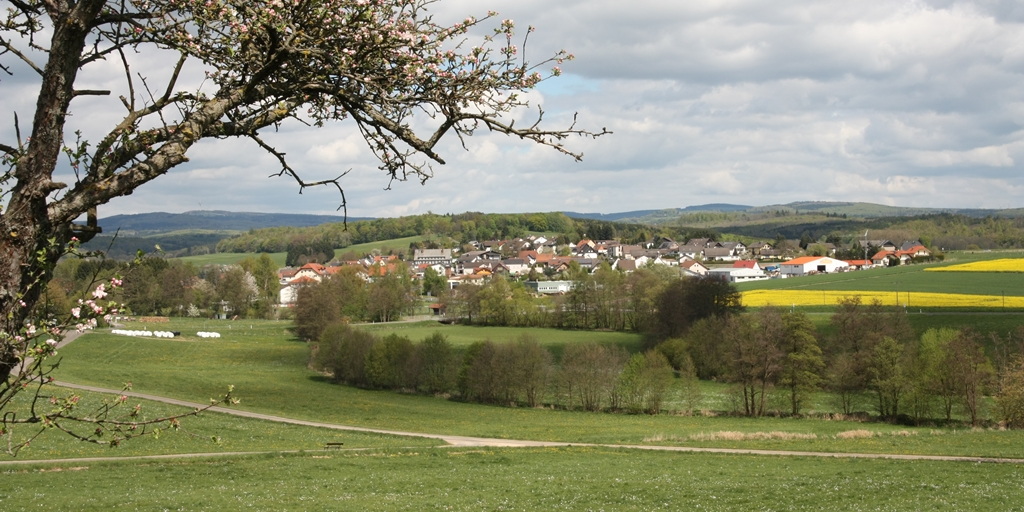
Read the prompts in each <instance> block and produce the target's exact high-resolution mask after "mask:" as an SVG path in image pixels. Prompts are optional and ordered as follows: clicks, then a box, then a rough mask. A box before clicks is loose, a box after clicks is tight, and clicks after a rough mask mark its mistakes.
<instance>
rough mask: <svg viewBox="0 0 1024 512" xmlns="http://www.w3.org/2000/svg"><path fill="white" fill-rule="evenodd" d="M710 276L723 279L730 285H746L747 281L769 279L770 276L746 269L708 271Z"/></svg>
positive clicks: (727, 268)
mask: <svg viewBox="0 0 1024 512" xmlns="http://www.w3.org/2000/svg"><path fill="white" fill-rule="evenodd" d="M708 276H710V277H714V278H718V279H722V280H724V281H728V282H730V283H745V282H747V281H760V280H762V279H768V274H765V273H764V272H763V271H762V270H761V269H759V268H758V269H754V268H746V267H739V268H737V267H722V268H713V269H711V270H709V271H708Z"/></svg>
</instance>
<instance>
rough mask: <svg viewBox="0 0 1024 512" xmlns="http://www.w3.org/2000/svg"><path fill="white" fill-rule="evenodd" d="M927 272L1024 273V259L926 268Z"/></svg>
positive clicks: (1004, 259)
mask: <svg viewBox="0 0 1024 512" xmlns="http://www.w3.org/2000/svg"><path fill="white" fill-rule="evenodd" d="M924 271H925V272H1024V258H1002V259H998V260H985V261H973V262H971V263H961V264H959V265H950V266H948V267H934V268H926V269H924Z"/></svg>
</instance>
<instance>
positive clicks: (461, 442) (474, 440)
mask: <svg viewBox="0 0 1024 512" xmlns="http://www.w3.org/2000/svg"><path fill="white" fill-rule="evenodd" d="M54 384H55V385H57V386H64V387H68V388H73V389H81V390H83V391H92V392H96V393H107V394H126V395H128V396H131V397H135V398H141V399H144V400H153V401H157V402H163V403H166V404H171V405H179V406H183V407H192V408H196V407H202V406H203V404H198V403H194V402H188V401H185V400H178V399H175V398H166V397H161V396H156V395H148V394H145V393H136V392H127V393H123V392H121V391H118V390H114V389H106V388H100V387H96V386H83V385H80V384H72V383H68V382H60V381H57V382H54ZM210 411H211V412H218V413H223V414H231V415H235V416H241V417H244V418H254V419H260V420H265V421H275V422H279V423H289V424H292V425H303V426H308V427H318V428H328V429H334V430H347V431H353V432H371V433H376V434H387V435H393V436H405V437H420V438H428V439H438V440H440V441H444V442H445V443H447V445H446V446H448V447H470V446H477V447H495V448H525V447H540V446H549V447H551V446H592V447H602V448H617V449H629V450H656V451H669V452H691V453H724V454H736V455H768V456H784V457H825V458H852V459H894V460H930V461H945V462H988V463H1009V464H1024V459H1011V458H992V457H961V456H948V455H905V454H894V453H831V452H805V451H790V450H748V449H742V448H703V447H692V446H654V445H622V444H591V443H567V442H554V441H529V440H519V439H494V438H486V437H468V436H452V435H445V434H426V433H422V432H404V431H398V430H385V429H377V428H366V427H355V426H350V425H338V424H334V423H322V422H318V421H307V420H298V419H294V418H286V417H282V416H274V415H270V414H261V413H258V412H250V411H242V410H238V409H230V408H227V407H213V408H211V409H210ZM253 453H284V452H235V453H211V454H182V455H160V456H149V457H148V458H174V457H199V456H228V455H249V454H253ZM129 459H130V458H128V457H99V458H93V459H88V460H129ZM79 460H81V461H87V460H86V459H57V460H49V461H34V462H38V463H46V462H72V461H79ZM15 462H16V463H22V464H26V463H29V462H28V461H0V465H4V464H8V463H15Z"/></svg>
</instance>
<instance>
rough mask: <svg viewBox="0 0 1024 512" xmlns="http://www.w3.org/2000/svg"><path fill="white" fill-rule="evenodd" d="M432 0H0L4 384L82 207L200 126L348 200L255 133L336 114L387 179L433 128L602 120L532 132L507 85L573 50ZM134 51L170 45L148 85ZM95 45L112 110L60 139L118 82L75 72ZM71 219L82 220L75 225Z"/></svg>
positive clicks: (517, 92)
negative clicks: (27, 91)
mask: <svg viewBox="0 0 1024 512" xmlns="http://www.w3.org/2000/svg"><path fill="white" fill-rule="evenodd" d="M430 3H432V0H369V1H367V0H311V1H303V2H280V1H275V2H271V3H264V2H250V1H248V0H77V1H74V0H5V2H4V4H5V7H6V9H5V10H6V15H5V16H4V17H3V18H2V19H0V59H3V60H0V71H2V72H4V73H7V74H13V73H14V72H15V70H16V69H19V68H18V66H21V68H23V69H27V70H31V71H30V72H31V73H35V74H36V75H38V95H37V99H36V104H35V112H34V114H33V115H32V116H31V123H26V125H27V126H28V129H27V131H26V133H24V134H23V133H22V131H21V129H22V126H21V121H20V119H19V116H18V115H17V113H11V114H12V115H10V116H5V117H7V118H8V119H11V118H13V120H14V122H15V137H14V140H6V141H0V157H2V160H3V165H4V166H5V167H6V170H5V171H4V172H3V173H2V174H0V194H2V195H4V196H6V199H7V209H6V210H4V211H3V212H2V213H0V382H6V381H7V380H8V377H9V376H10V375H11V373H12V372H14V371H15V368H19V367H23V366H19V365H18V362H19V361H20V360H22V358H23V357H24V355H25V353H27V351H28V350H29V349H31V348H33V347H35V346H36V345H37V344H38V343H40V342H41V341H40V340H39V338H38V337H31V336H29V337H26V336H25V328H26V327H25V326H26V321H27V320H28V315H29V312H30V311H31V310H32V309H33V306H34V305H35V303H36V302H37V301H38V300H39V297H40V295H41V294H42V293H43V290H44V289H45V288H46V283H47V281H48V280H49V279H50V277H51V275H52V273H53V269H54V266H55V264H56V262H57V260H58V259H59V258H60V257H61V256H63V255H64V254H65V253H66V252H67V250H68V244H69V243H70V242H72V241H73V238H75V237H77V239H79V240H82V241H87V240H88V239H89V238H91V237H92V236H94V235H95V234H96V233H97V232H99V228H98V227H97V225H96V207H97V206H99V205H103V204H106V203H107V202H109V201H110V200H112V199H114V198H117V197H121V196H125V195H128V194H131V193H132V192H133V191H134V190H135V189H136V188H138V187H140V186H142V185H144V184H146V183H148V182H150V181H152V180H154V179H156V178H157V177H159V176H162V175H164V174H166V173H167V172H168V171H169V170H170V169H172V168H174V167H175V166H178V165H180V164H183V163H185V162H187V161H188V158H189V157H188V153H189V151H190V149H191V148H192V147H193V146H195V144H197V143H198V142H199V141H201V140H204V139H211V138H229V137H232V138H245V139H248V140H250V141H251V142H252V143H253V144H254V145H255V146H256V147H259V148H261V149H262V150H264V151H267V152H269V153H270V154H271V155H272V156H274V157H275V158H276V159H277V161H278V162H279V163H280V170H279V171H278V172H277V173H275V175H277V176H285V177H290V178H291V179H294V180H295V182H296V183H297V185H298V190H299V192H300V193H301V191H302V190H303V189H305V188H307V187H311V186H317V185H326V186H330V187H335V188H337V190H338V191H339V193H340V194H341V197H340V202H341V206H339V209H344V208H345V195H344V189H343V178H344V175H345V174H344V173H343V174H342V175H340V176H338V177H336V178H333V179H328V180H321V181H306V180H304V179H303V178H302V177H301V174H300V172H298V171H297V170H296V169H294V168H292V167H291V166H290V165H289V164H288V162H287V160H286V158H285V153H284V152H283V151H280V150H278V149H276V148H274V147H273V146H272V145H270V144H269V143H267V142H266V141H265V140H264V139H263V138H262V137H261V130H264V129H267V128H276V127H278V126H280V125H281V123H284V122H286V121H294V122H301V123H305V124H309V125H314V126H322V125H323V124H325V123H328V122H331V121H342V120H347V121H349V122H351V123H354V125H355V126H356V127H357V128H358V130H359V131H360V133H361V134H362V136H363V138H364V139H365V141H366V143H367V145H368V146H369V149H370V150H371V151H372V152H373V154H374V155H375V156H376V157H377V158H378V159H379V161H380V169H381V170H382V171H383V172H384V174H385V176H387V177H388V178H389V179H390V180H392V181H394V180H399V181H401V180H407V179H415V180H419V181H425V180H427V179H428V178H430V177H431V175H432V172H433V170H432V167H431V165H430V162H434V163H437V164H443V163H444V159H443V158H442V157H441V155H439V154H438V153H437V152H436V151H435V149H436V147H437V144H438V142H439V141H440V140H441V139H442V138H443V137H445V136H446V135H450V136H454V137H458V138H460V139H462V138H464V137H466V136H471V135H473V134H474V132H476V131H477V130H487V131H492V132H498V133H502V134H507V135H510V136H514V137H518V138H520V139H524V140H528V141H531V142H534V143H537V144H541V145H545V146H549V147H552V148H554V149H555V150H556V151H559V152H562V153H565V154H567V155H569V156H571V157H574V158H577V159H579V158H580V157H581V155H580V154H578V153H573V152H572V151H570V150H569V149H567V148H566V147H565V146H564V145H563V143H564V141H565V139H566V138H567V137H569V136H572V135H579V136H597V135H600V134H603V133H606V132H605V131H604V130H601V131H600V132H596V133H595V132H589V131H587V130H583V129H580V128H577V127H576V125H575V121H573V122H571V123H570V124H569V125H568V126H566V127H563V128H559V129H554V130H549V129H546V128H545V127H543V126H542V125H541V119H542V118H543V111H540V110H538V112H537V116H536V121H535V122H532V123H531V122H527V123H525V124H523V123H520V124H518V125H516V124H514V123H513V121H511V120H509V117H508V116H507V114H509V113H510V112H511V111H513V110H515V109H517V108H520V107H524V106H527V103H526V101H525V100H524V97H523V96H522V94H521V93H522V92H524V91H526V90H529V89H531V88H533V87H534V86H536V85H537V84H538V83H539V82H540V81H542V80H544V79H545V78H547V77H549V76H553V75H557V74H559V73H560V70H559V69H558V68H557V67H554V68H549V69H550V71H547V72H545V73H546V74H542V73H541V72H540V68H541V67H548V66H554V65H555V64H558V63H560V62H561V61H563V60H565V59H569V58H571V57H572V56H571V55H570V54H568V53H565V52H558V53H555V54H554V55H553V56H551V57H550V58H548V59H545V60H542V61H541V62H539V63H531V62H529V61H527V60H526V58H525V57H524V53H525V52H523V51H521V48H518V47H517V45H516V44H514V43H513V38H514V37H515V36H514V24H513V23H512V22H511V21H509V20H506V21H502V22H500V23H496V24H497V27H496V28H495V30H494V33H493V35H491V36H489V37H487V38H486V40H485V41H483V42H482V43H481V44H479V45H476V46H473V45H471V44H470V43H468V42H467V39H466V38H467V37H468V36H467V35H466V34H467V33H468V31H469V30H470V29H472V28H473V27H476V26H478V25H480V24H481V23H484V22H486V21H487V20H490V19H492V18H493V17H494V15H495V14H496V13H490V14H488V15H487V17H485V18H483V19H480V20H478V19H475V18H472V17H471V18H467V19H466V20H465V21H462V22H458V23H455V24H453V25H451V26H443V25H441V24H438V23H436V22H435V21H434V20H433V18H432V17H431V16H430V15H429V13H428V12H427V11H426V8H427V7H428V5H429V4H430ZM524 40H525V38H524ZM524 46H525V43H524ZM136 52H138V53H136ZM137 54H138V55H141V57H139V58H142V59H147V61H149V63H151V62H152V60H153V59H159V58H164V57H169V60H168V61H167V63H166V66H165V71H166V73H165V75H166V76H165V79H163V80H161V83H159V84H158V83H156V82H155V79H154V77H142V76H139V75H137V74H136V72H135V71H134V70H133V69H132V67H131V62H132V59H133V58H135V55H137ZM103 60H112V61H115V62H120V63H121V64H122V67H123V70H124V76H125V82H124V86H123V90H124V94H114V95H116V96H118V97H117V98H116V99H115V100H113V101H111V104H110V105H109V111H115V110H116V109H119V108H123V109H124V110H123V115H122V116H121V118H120V120H119V121H117V122H116V123H115V124H114V125H113V126H109V127H99V128H98V129H100V130H101V131H102V134H101V135H100V136H99V137H98V138H96V139H94V140H85V139H83V138H80V137H79V136H75V137H70V136H69V134H68V133H65V131H66V130H65V126H66V121H67V119H68V118H69V116H71V115H73V114H74V110H73V109H72V101H73V100H74V99H75V98H78V97H82V96H114V95H112V94H111V91H107V90H103V91H99V90H88V89H84V88H82V87H80V86H79V85H77V82H78V78H79V74H80V72H81V71H82V70H83V69H86V68H88V67H89V66H90V65H92V64H95V63H97V62H99V61H103ZM18 61H20V64H18V65H16V64H14V62H18ZM197 68H199V69H203V70H204V71H206V73H207V78H206V80H205V82H204V87H203V88H201V89H200V90H185V89H184V88H182V87H179V85H178V84H179V79H181V78H183V73H186V70H187V69H197ZM180 81H181V82H182V83H184V82H185V80H180ZM416 113H418V114H420V115H421V116H424V117H427V118H429V120H430V122H429V123H427V124H428V125H429V128H427V129H426V131H425V132H421V131H418V129H416V128H414V127H413V122H412V120H413V116H414V114H416ZM62 154H64V155H66V156H67V157H68V159H69V163H70V167H71V169H72V170H73V171H74V173H75V181H74V183H72V184H70V185H69V184H68V183H62V182H58V181H55V171H56V170H57V167H58V159H59V158H60V157H61V155H62ZM82 216H86V218H87V219H88V220H87V222H86V224H85V225H76V224H74V222H75V220H76V219H78V218H80V217H82ZM34 375H35V378H41V377H40V376H39V375H38V374H34ZM20 389H22V388H21V387H18V386H15V387H6V388H4V389H3V391H2V393H17V392H18V391H19V390H20ZM3 403H5V401H3V400H2V397H0V404H3Z"/></svg>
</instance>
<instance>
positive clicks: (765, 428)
mask: <svg viewBox="0 0 1024 512" xmlns="http://www.w3.org/2000/svg"><path fill="white" fill-rule="evenodd" d="M218 325H219V326H220V327H221V328H217V326H218ZM226 325H228V323H227V322H219V323H218V322H208V323H206V324H205V325H204V323H203V322H189V321H180V320H174V321H172V324H171V326H172V327H173V328H174V329H176V330H181V331H183V332H184V333H185V334H186V336H185V337H183V338H182V339H175V340H163V339H141V338H128V337H120V336H114V335H110V334H104V333H91V334H88V335H85V336H83V337H82V338H81V339H79V340H78V341H75V342H74V343H72V344H71V345H68V346H67V347H65V348H63V349H62V350H61V355H63V356H65V360H64V362H63V364H62V367H61V369H60V370H59V373H58V375H57V378H58V379H62V380H69V381H72V382H79V383H83V384H93V385H100V386H107V387H113V388H118V387H120V385H121V383H123V382H126V381H131V382H133V383H134V389H135V390H137V391H139V392H143V393H153V394H158V395H163V396H171V397H175V398H181V399H186V400H202V399H205V398H206V397H210V396H216V395H217V394H218V393H220V392H221V391H222V390H223V389H224V388H225V387H226V386H227V385H229V384H233V385H235V386H236V392H237V394H238V396H239V397H241V398H242V400H243V403H242V404H241V405H240V406H239V407H241V408H244V409H247V410H253V411H258V412H264V413H269V414H278V415H283V416H288V417H293V418H300V419H310V420H316V421H323V422H329V423H339V424H346V425H357V426H365V427H377V428H387V429H392V430H407V431H414V432H426V433H436V434H457V435H468V436H478V437H494V438H508V439H536V440H550V441H566V442H589V443H612V444H636V443H643V442H645V440H648V441H647V442H648V443H651V444H666V443H667V444H676V443H678V444H692V443H700V444H701V445H703V446H734V445H735V442H734V441H730V440H716V441H694V440H691V438H690V436H693V435H697V434H702V433H714V432H730V431H738V432H773V431H785V432H797V433H813V434H816V435H817V436H819V437H817V438H815V439H788V440H770V439H769V440H758V439H751V440H744V441H742V442H741V444H742V446H744V447H747V448H757V447H772V448H780V449H795V450H803V449H807V450H823V451H837V452H843V451H868V452H888V451H893V450H896V451H898V452H907V453H927V454H944V455H980V456H1002V457H1024V432H1019V431H1006V432H1002V431H993V430H982V431H977V432H970V433H969V434H963V435H945V436H938V435H931V434H930V431H931V430H932V429H931V428H906V427H900V426H895V425H888V424H882V423H877V424H869V426H867V427H865V426H864V425H863V424H860V423H856V422H848V421H831V420H823V419H794V418H759V419H750V418H742V417H735V416H722V417H704V416H676V415H671V414H662V415H658V416H647V415H637V416H631V415H624V414H606V413H603V414H597V413H585V412H575V411H564V410H551V409H530V408H509V407H498V406H487V405H479V404H469V403H461V402H455V401H450V400H446V399H443V398H435V397H425V396H418V395H409V394H400V393H395V392H390V391H373V390H363V389H357V388H353V387H349V386H343V385H337V384H332V383H330V382H329V380H328V379H327V378H325V377H323V376H321V375H318V374H316V373H315V372H312V371H310V370H309V369H308V368H307V367H306V363H307V358H308V353H309V352H308V351H309V348H308V347H307V346H306V345H305V344H304V343H301V342H298V341H294V340H293V339H292V338H290V337H289V331H288V330H287V328H288V324H287V323H283V322H245V323H244V324H243V323H241V322H234V323H233V324H230V325H232V329H224V328H223V327H224V326H226ZM250 325H251V326H252V328H251V329H249V326H250ZM200 329H201V330H219V331H220V332H221V333H222V334H223V337H222V338H219V339H200V338H195V337H194V332H195V330H200ZM556 332H560V331H556ZM189 334H191V336H190V335H189ZM721 396H722V395H721V393H720V394H719V397H720V398H718V399H717V400H718V402H719V403H722V402H726V401H727V399H723V398H721ZM676 400H678V399H676ZM726 405H727V404H726ZM816 406H817V405H816ZM820 407H822V408H824V407H828V404H827V400H821V405H820ZM857 429H868V430H871V431H873V432H879V433H881V435H879V436H877V437H871V438H863V439H843V438H838V437H836V436H837V434H839V433H841V432H845V431H849V430H857ZM901 430H908V431H914V432H917V434H916V435H913V434H911V435H908V436H895V435H892V434H891V432H893V431H901ZM948 433H949V434H952V433H953V431H948ZM659 438H660V439H661V440H662V441H656V440H653V439H659Z"/></svg>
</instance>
